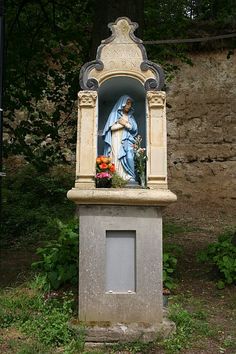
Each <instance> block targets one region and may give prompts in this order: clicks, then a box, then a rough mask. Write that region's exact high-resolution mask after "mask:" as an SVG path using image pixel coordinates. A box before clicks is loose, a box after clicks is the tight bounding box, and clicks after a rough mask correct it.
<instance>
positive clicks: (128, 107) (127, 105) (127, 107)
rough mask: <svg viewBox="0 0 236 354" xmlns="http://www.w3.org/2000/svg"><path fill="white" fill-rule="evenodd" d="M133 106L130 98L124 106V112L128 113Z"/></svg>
mask: <svg viewBox="0 0 236 354" xmlns="http://www.w3.org/2000/svg"><path fill="white" fill-rule="evenodd" d="M131 107H132V101H131V100H129V99H128V100H127V102H126V105H125V106H124V112H125V113H128V112H129V110H130V108H131Z"/></svg>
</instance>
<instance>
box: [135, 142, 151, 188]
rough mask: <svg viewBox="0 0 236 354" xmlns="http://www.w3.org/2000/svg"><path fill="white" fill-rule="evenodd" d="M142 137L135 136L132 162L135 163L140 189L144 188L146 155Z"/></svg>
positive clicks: (145, 184) (145, 182)
mask: <svg viewBox="0 0 236 354" xmlns="http://www.w3.org/2000/svg"><path fill="white" fill-rule="evenodd" d="M142 140H143V139H142V137H141V136H140V135H137V137H136V138H135V143H134V144H133V148H134V162H135V171H136V173H137V177H138V182H139V184H140V185H141V187H143V188H146V186H147V181H146V165H147V160H148V157H147V154H146V149H145V148H143V147H142Z"/></svg>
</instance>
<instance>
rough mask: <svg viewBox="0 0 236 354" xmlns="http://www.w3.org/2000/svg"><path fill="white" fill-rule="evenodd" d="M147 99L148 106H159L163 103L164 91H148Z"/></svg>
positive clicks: (164, 98)
mask: <svg viewBox="0 0 236 354" xmlns="http://www.w3.org/2000/svg"><path fill="white" fill-rule="evenodd" d="M147 100H148V105H149V107H150V108H155V107H158V108H161V107H164V105H165V100H166V93H165V92H164V91H148V92H147Z"/></svg>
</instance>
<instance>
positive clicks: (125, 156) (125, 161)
mask: <svg viewBox="0 0 236 354" xmlns="http://www.w3.org/2000/svg"><path fill="white" fill-rule="evenodd" d="M128 99H130V100H131V101H132V102H133V100H132V98H130V97H129V96H127V95H124V96H121V97H120V98H119V100H118V101H117V102H116V104H115V105H114V107H113V109H112V111H111V113H110V114H109V117H108V119H107V122H106V125H105V127H104V129H103V133H102V137H103V139H104V155H105V156H110V155H111V150H112V149H111V144H112V131H111V127H112V125H113V124H114V123H116V122H117V121H118V120H119V119H120V118H121V116H122V115H123V109H124V107H125V105H126V102H127V100H128ZM128 122H129V124H130V125H131V128H130V129H128V128H126V127H124V128H123V134H122V141H121V144H120V148H119V155H118V159H119V160H120V162H121V164H122V167H123V168H124V170H125V171H126V173H127V174H128V175H129V176H130V177H131V179H133V180H135V177H136V176H135V168H134V149H133V144H134V143H135V140H134V138H135V136H136V135H137V134H138V129H137V123H136V121H135V119H134V117H133V108H132V107H131V109H130V111H129V112H128Z"/></svg>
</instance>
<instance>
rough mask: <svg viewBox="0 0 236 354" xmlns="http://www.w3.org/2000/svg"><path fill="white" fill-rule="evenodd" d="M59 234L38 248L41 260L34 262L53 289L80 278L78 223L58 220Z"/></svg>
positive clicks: (72, 282) (74, 282)
mask: <svg viewBox="0 0 236 354" xmlns="http://www.w3.org/2000/svg"><path fill="white" fill-rule="evenodd" d="M57 225H58V232H59V236H58V239H57V240H52V241H49V242H47V244H46V245H45V246H44V247H40V248H38V249H37V252H36V253H37V254H38V255H39V256H40V258H41V260H39V261H38V262H34V263H33V264H32V266H33V268H36V269H39V270H40V271H41V272H42V273H43V274H44V275H46V279H47V283H48V285H49V286H50V288H52V289H58V288H59V287H60V286H62V285H65V284H67V283H70V284H72V285H73V284H74V285H75V284H76V283H77V278H78V274H77V273H78V224H77V222H76V221H72V222H70V223H68V224H63V223H62V222H61V221H60V220H57Z"/></svg>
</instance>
